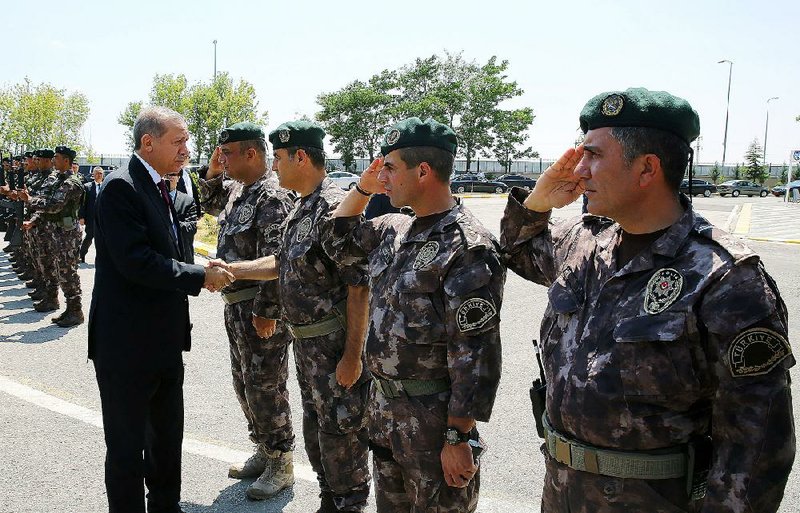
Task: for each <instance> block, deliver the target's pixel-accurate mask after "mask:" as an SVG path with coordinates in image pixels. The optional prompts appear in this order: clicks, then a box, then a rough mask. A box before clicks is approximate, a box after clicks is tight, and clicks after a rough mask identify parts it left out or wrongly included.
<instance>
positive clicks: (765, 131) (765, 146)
mask: <svg viewBox="0 0 800 513" xmlns="http://www.w3.org/2000/svg"><path fill="white" fill-rule="evenodd" d="M777 99H778V97H777V96H773V97H772V98H770V99H768V100H767V123H766V124H765V125H764V165H766V164H767V134H768V133H769V102H771V101H772V100H777Z"/></svg>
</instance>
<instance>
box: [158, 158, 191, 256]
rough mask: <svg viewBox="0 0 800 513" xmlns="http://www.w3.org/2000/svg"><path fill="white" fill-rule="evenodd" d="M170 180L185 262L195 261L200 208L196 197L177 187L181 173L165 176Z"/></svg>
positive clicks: (170, 190) (170, 191)
mask: <svg viewBox="0 0 800 513" xmlns="http://www.w3.org/2000/svg"><path fill="white" fill-rule="evenodd" d="M165 178H166V179H167V180H168V181H169V197H170V199H171V200H172V204H173V206H174V207H175V212H176V213H177V214H178V226H179V227H180V229H181V235H182V237H181V242H182V243H183V254H184V256H185V257H186V258H185V259H184V262H186V263H189V264H193V263H194V236H195V234H196V233H197V212H198V208H197V205H196V204H195V201H194V199H192V197H191V196H189V195H188V194H186V193H185V192H181V191H179V190H178V189H177V185H178V181H179V180H180V174H179V173H170V174H168V175H167V176H166V177H165Z"/></svg>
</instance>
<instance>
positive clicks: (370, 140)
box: [316, 70, 394, 169]
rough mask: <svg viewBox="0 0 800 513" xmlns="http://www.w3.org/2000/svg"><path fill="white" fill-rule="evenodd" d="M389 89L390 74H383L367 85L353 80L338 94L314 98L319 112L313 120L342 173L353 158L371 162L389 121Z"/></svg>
mask: <svg viewBox="0 0 800 513" xmlns="http://www.w3.org/2000/svg"><path fill="white" fill-rule="evenodd" d="M393 86H394V73H393V72H391V71H388V70H385V71H383V72H382V73H380V74H378V75H375V76H373V77H372V78H370V80H369V82H366V83H365V82H361V81H359V80H355V81H353V82H351V83H349V84H347V85H346V86H345V87H344V88H342V89H340V90H338V91H334V92H332V93H323V94H321V95H319V96H318V97H317V103H318V104H319V105H320V106H321V107H322V110H321V111H320V112H317V114H316V119H317V121H319V122H320V123H321V124H322V126H323V127H324V128H325V131H326V132H327V134H328V135H329V136H330V137H331V142H333V144H334V151H336V152H337V153H339V154H340V155H341V158H342V162H343V164H344V166H345V169H350V167H351V166H352V165H353V162H354V160H355V158H356V157H357V156H368V157H369V159H370V160H372V159H374V158H375V155H376V154H377V151H378V149H379V148H380V143H381V139H382V138H383V131H384V128H385V127H386V126H387V125H388V124H389V123H390V121H391V108H392V106H393V104H394V96H393V95H392V94H391V89H392V87H393Z"/></svg>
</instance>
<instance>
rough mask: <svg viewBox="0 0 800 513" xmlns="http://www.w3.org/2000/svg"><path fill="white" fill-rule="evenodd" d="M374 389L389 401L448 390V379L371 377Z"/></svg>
mask: <svg viewBox="0 0 800 513" xmlns="http://www.w3.org/2000/svg"><path fill="white" fill-rule="evenodd" d="M373 380H374V381H375V388H377V389H378V391H379V392H380V393H382V394H383V395H384V396H386V397H388V398H389V399H396V398H398V397H402V396H404V395H405V396H408V397H417V396H421V395H433V394H438V393H441V392H444V391H446V390H450V378H439V379H386V378H380V377H378V376H373Z"/></svg>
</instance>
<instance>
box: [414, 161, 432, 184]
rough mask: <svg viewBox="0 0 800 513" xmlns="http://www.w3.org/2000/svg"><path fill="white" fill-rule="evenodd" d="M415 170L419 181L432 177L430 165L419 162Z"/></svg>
mask: <svg viewBox="0 0 800 513" xmlns="http://www.w3.org/2000/svg"><path fill="white" fill-rule="evenodd" d="M417 168H418V169H419V171H418V173H419V174H418V176H419V179H420V181H425V180H428V179H430V177H431V176H433V169H431V165H430V164H428V163H427V162H420V163H419V166H417Z"/></svg>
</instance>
